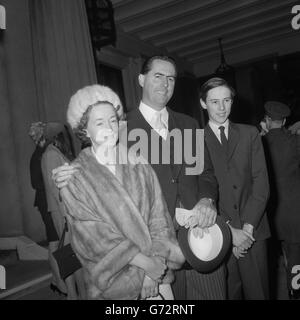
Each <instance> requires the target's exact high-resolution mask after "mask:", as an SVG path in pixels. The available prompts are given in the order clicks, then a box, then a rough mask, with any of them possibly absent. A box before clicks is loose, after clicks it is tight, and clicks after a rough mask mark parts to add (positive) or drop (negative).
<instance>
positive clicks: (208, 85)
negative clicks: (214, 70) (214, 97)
mask: <svg viewBox="0 0 300 320" xmlns="http://www.w3.org/2000/svg"><path fill="white" fill-rule="evenodd" d="M217 87H226V88H228V89H229V90H230V92H231V97H232V98H234V96H235V90H234V89H233V88H232V87H231V86H230V85H229V84H228V82H227V81H226V80H224V79H222V78H217V77H215V78H211V79H209V80H207V81H206V82H205V83H204V84H203V85H202V86H201V88H200V99H202V100H203V101H204V102H206V98H207V93H208V91H209V90H211V89H214V88H217Z"/></svg>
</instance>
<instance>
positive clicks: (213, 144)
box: [205, 124, 227, 161]
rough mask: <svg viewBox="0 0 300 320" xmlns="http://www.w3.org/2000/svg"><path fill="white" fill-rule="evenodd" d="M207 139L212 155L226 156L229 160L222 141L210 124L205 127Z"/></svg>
mask: <svg viewBox="0 0 300 320" xmlns="http://www.w3.org/2000/svg"><path fill="white" fill-rule="evenodd" d="M205 140H206V143H207V145H208V146H209V149H210V152H211V154H212V155H218V157H219V156H224V160H225V161H226V160H227V159H226V155H225V153H224V151H223V149H222V145H221V143H220V141H219V140H218V138H217V137H216V135H215V134H214V132H213V131H212V129H211V127H210V126H209V125H208V124H207V125H206V127H205Z"/></svg>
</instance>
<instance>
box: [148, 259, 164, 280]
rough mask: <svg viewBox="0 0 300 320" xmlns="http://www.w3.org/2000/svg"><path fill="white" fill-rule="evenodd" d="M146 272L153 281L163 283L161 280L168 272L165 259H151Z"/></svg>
mask: <svg viewBox="0 0 300 320" xmlns="http://www.w3.org/2000/svg"><path fill="white" fill-rule="evenodd" d="M144 270H145V272H146V274H147V276H148V277H150V278H151V279H152V280H155V281H158V282H161V279H162V278H163V276H164V275H165V273H166V270H167V266H166V264H165V259H164V258H162V257H158V256H155V257H149V259H148V262H147V263H146V265H145V268H144Z"/></svg>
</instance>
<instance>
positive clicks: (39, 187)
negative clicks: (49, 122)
mask: <svg viewBox="0 0 300 320" xmlns="http://www.w3.org/2000/svg"><path fill="white" fill-rule="evenodd" d="M44 128H45V124H44V123H42V122H35V123H32V124H31V126H30V129H29V136H30V137H31V138H32V140H33V141H34V143H35V144H36V148H35V150H34V152H33V154H32V156H31V159H30V178H31V185H32V187H33V189H35V191H36V193H35V199H34V206H35V207H37V208H38V210H39V212H40V213H41V216H42V219H43V222H44V224H45V229H46V237H47V241H48V245H49V246H48V249H49V260H51V259H52V255H51V253H50V250H51V248H53V246H54V243H57V242H58V240H59V237H58V234H57V232H56V229H55V226H54V223H53V219H52V216H51V213H50V212H48V206H47V196H46V190H45V185H44V179H43V174H42V165H41V161H42V155H43V153H44V152H45V150H46V148H47V143H46V139H45V137H44ZM50 265H51V267H52V263H50ZM51 269H52V273H53V280H52V281H53V285H54V286H56V285H58V282H59V281H58V279H57V272H56V270H55V269H53V268H51ZM63 287H64V286H63Z"/></svg>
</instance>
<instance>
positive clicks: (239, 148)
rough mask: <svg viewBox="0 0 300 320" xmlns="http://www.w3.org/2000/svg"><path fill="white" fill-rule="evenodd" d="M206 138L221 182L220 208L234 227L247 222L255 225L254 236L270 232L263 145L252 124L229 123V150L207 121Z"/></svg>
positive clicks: (267, 185)
mask: <svg viewBox="0 0 300 320" xmlns="http://www.w3.org/2000/svg"><path fill="white" fill-rule="evenodd" d="M205 141H206V145H207V147H208V150H209V153H210V157H211V160H212V163H213V165H214V170H215V175H216V177H217V180H218V183H219V211H220V214H221V215H222V216H223V217H224V218H225V219H226V220H230V222H231V225H232V226H233V227H235V228H242V227H243V224H244V223H245V222H247V223H250V224H252V225H253V226H254V233H253V236H254V238H255V239H256V240H263V239H266V238H268V237H269V236H270V230H269V224H268V221H267V216H266V214H265V208H266V204H267V200H268V197H269V182H268V173H267V168H266V162H265V156H264V150H263V145H262V142H261V138H260V135H259V133H258V131H257V129H256V128H255V127H253V126H249V125H243V124H236V123H232V122H230V123H229V129H228V153H227V155H226V154H225V153H224V151H223V149H222V145H221V144H220V142H219V140H218V138H217V137H216V135H215V134H214V133H213V131H212V130H211V128H210V126H209V125H207V126H206V128H205Z"/></svg>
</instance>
